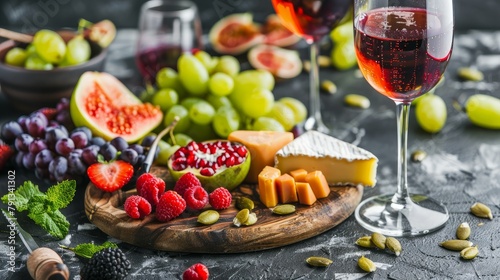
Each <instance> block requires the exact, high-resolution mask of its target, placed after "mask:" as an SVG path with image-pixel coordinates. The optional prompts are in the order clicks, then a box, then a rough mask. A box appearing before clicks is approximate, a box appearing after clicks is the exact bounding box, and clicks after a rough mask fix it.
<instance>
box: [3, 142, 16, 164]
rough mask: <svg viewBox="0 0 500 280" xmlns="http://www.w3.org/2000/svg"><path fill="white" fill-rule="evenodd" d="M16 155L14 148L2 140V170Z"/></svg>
mask: <svg viewBox="0 0 500 280" xmlns="http://www.w3.org/2000/svg"><path fill="white" fill-rule="evenodd" d="M13 154H14V151H13V150H12V148H11V147H10V146H9V145H7V144H5V143H4V142H2V140H0V170H2V168H3V167H4V166H5V164H7V161H8V160H9V159H10V157H11V156H12V155H13Z"/></svg>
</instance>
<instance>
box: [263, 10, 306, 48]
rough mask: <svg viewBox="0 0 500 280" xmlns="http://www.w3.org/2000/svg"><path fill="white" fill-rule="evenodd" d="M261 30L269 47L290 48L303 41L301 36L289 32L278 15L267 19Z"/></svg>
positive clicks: (272, 15)
mask: <svg viewBox="0 0 500 280" xmlns="http://www.w3.org/2000/svg"><path fill="white" fill-rule="evenodd" d="M261 30H262V34H264V36H265V37H264V44H268V45H273V46H278V47H288V46H291V45H293V44H295V43H297V42H298V41H300V39H301V38H300V36H298V35H295V34H293V32H292V31H290V30H288V28H286V27H285V26H284V25H283V24H282V23H281V19H280V18H279V17H278V16H277V15H276V14H271V15H269V16H268V17H267V20H266V23H265V24H264V25H263V26H262V29H261Z"/></svg>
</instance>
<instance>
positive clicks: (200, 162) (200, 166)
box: [196, 159, 207, 168]
mask: <svg viewBox="0 0 500 280" xmlns="http://www.w3.org/2000/svg"><path fill="white" fill-rule="evenodd" d="M197 163H198V165H199V167H196V168H203V167H206V166H207V161H206V160H204V159H202V160H200V161H199V162H197Z"/></svg>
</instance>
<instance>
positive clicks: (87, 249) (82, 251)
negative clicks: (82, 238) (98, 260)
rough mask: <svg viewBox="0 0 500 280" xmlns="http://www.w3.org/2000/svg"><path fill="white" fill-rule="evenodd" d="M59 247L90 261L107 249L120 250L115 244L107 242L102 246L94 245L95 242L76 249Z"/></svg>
mask: <svg viewBox="0 0 500 280" xmlns="http://www.w3.org/2000/svg"><path fill="white" fill-rule="evenodd" d="M59 247H61V248H63V249H67V250H70V251H73V252H74V253H75V254H76V255H77V256H80V257H84V258H89V259H90V258H92V256H93V255H94V254H95V253H97V252H99V251H101V250H103V249H105V248H118V245H116V244H115V243H113V242H110V241H106V242H104V243H102V244H101V245H96V244H94V242H92V243H82V244H78V245H76V246H75V247H74V248H71V247H68V246H64V245H59Z"/></svg>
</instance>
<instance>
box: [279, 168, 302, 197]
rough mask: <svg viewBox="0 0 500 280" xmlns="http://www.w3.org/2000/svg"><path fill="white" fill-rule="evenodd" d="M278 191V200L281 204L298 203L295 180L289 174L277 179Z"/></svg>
mask: <svg viewBox="0 0 500 280" xmlns="http://www.w3.org/2000/svg"><path fill="white" fill-rule="evenodd" d="M276 191H277V192H278V200H279V201H280V202H281V203H290V202H297V201H298V198H297V188H296V187H295V180H294V179H293V177H292V176H290V175H288V174H283V175H281V176H279V177H278V178H276Z"/></svg>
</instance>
